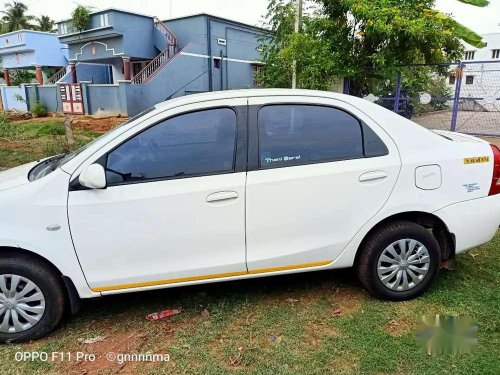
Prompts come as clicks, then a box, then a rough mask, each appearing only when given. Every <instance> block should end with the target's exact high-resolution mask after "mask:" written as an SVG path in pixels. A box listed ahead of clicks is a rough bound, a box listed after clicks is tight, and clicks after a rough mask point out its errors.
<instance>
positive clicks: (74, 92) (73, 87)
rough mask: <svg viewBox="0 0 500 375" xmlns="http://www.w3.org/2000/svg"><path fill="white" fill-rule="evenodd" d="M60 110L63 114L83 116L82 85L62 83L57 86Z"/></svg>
mask: <svg viewBox="0 0 500 375" xmlns="http://www.w3.org/2000/svg"><path fill="white" fill-rule="evenodd" d="M59 92H60V93H61V101H62V109H63V112H64V113H67V114H73V115H83V114H84V110H83V96H82V85H81V84H80V83H63V84H61V85H59Z"/></svg>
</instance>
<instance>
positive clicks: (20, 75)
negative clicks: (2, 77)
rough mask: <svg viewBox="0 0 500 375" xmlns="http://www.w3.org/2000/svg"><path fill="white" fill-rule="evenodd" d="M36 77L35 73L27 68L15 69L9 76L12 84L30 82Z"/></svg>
mask: <svg viewBox="0 0 500 375" xmlns="http://www.w3.org/2000/svg"><path fill="white" fill-rule="evenodd" d="M35 78H36V75H35V73H33V72H32V71H31V70H27V69H15V70H14V71H13V72H12V73H11V76H10V84H11V85H12V86H20V85H21V83H30V82H32V81H33V80H34V79H35Z"/></svg>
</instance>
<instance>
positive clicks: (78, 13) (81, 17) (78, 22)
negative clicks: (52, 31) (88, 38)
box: [71, 5, 92, 33]
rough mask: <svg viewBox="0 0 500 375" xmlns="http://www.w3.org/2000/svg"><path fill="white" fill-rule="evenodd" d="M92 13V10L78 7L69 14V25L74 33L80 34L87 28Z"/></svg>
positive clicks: (82, 6) (81, 6)
mask: <svg viewBox="0 0 500 375" xmlns="http://www.w3.org/2000/svg"><path fill="white" fill-rule="evenodd" d="M91 13H92V8H90V7H87V6H84V5H78V6H77V7H76V8H75V9H74V10H73V12H72V13H71V24H72V25H73V27H74V28H75V30H76V31H78V32H79V33H81V32H82V31H83V30H85V29H86V28H87V26H88V25H89V22H90V14H91Z"/></svg>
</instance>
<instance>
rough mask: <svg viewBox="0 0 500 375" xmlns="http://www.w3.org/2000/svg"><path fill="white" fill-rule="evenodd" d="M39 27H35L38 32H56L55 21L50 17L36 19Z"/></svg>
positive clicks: (43, 16)
mask: <svg viewBox="0 0 500 375" xmlns="http://www.w3.org/2000/svg"><path fill="white" fill-rule="evenodd" d="M36 22H37V25H36V26H35V27H36V29H37V30H38V31H48V32H51V31H53V30H54V26H55V21H54V20H53V19H51V18H50V17H49V16H45V15H42V16H41V17H37V19H36Z"/></svg>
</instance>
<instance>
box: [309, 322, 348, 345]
mask: <svg viewBox="0 0 500 375" xmlns="http://www.w3.org/2000/svg"><path fill="white" fill-rule="evenodd" d="M332 336H334V337H341V336H342V335H341V334H340V332H339V330H338V329H336V328H335V327H332V326H331V325H330V324H329V323H328V322H325V321H311V322H308V323H307V324H306V326H305V333H304V341H305V342H306V343H308V344H309V345H310V346H312V347H315V348H319V347H320V346H321V343H322V340H324V339H326V338H328V337H332Z"/></svg>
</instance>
